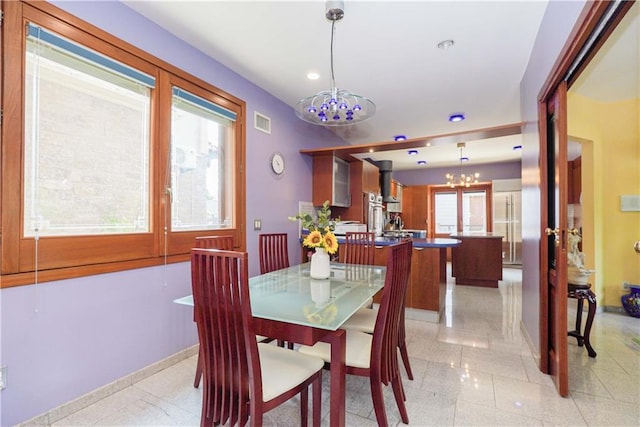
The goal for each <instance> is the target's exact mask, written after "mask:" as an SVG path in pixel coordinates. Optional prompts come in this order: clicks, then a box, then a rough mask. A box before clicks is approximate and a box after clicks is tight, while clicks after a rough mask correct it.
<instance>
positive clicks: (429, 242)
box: [338, 237, 462, 248]
mask: <svg viewBox="0 0 640 427" xmlns="http://www.w3.org/2000/svg"><path fill="white" fill-rule="evenodd" d="M401 240H402V239H399V238H397V237H376V246H391V245H393V244H396V243H398V242H399V241H401ZM411 242H413V247H414V248H450V247H453V246H458V245H459V244H461V243H462V242H461V241H460V240H456V239H446V238H439V237H438V238H435V239H411ZM344 243H345V239H344V238H340V237H338V244H344Z"/></svg>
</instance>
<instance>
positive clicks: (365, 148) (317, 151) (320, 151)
mask: <svg viewBox="0 0 640 427" xmlns="http://www.w3.org/2000/svg"><path fill="white" fill-rule="evenodd" d="M523 126H524V122H520V123H512V124H508V125H502V126H494V127H489V128H483V129H473V130H468V131H461V132H452V133H446V134H440V135H432V136H426V137H420V138H412V139H407V140H406V141H399V142H396V141H385V142H377V143H368V144H354V145H340V146H335V147H325V148H310V149H302V150H300V153H302V154H308V155H311V156H323V155H335V156H338V157H341V158H344V159H346V160H348V159H349V157H351V155H352V154H358V153H368V152H380V151H391V150H406V149H410V148H421V147H424V146H425V145H426V144H427V143H429V144H431V145H432V146H435V145H444V144H453V143H457V142H462V141H472V140H478V139H489V138H497V137H500V136H510V135H520V134H521V133H522V128H523Z"/></svg>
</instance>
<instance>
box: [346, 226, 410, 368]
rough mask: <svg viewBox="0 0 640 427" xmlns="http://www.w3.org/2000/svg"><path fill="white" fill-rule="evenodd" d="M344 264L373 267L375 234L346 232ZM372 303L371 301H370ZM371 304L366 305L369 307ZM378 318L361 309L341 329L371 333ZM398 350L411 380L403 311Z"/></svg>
mask: <svg viewBox="0 0 640 427" xmlns="http://www.w3.org/2000/svg"><path fill="white" fill-rule="evenodd" d="M344 247H345V256H344V262H346V263H349V264H367V265H373V258H374V253H375V234H374V233H370V232H366V233H363V232H360V233H358V232H347V233H346V238H345V244H344ZM371 302H373V301H371ZM370 305H371V304H367V306H370ZM377 317H378V310H377V309H373V308H371V307H366V308H361V309H360V310H358V311H357V312H355V313H354V314H353V315H352V316H351V317H350V318H349V319H348V320H347V321H346V322H345V323H344V324H343V325H342V328H343V329H355V330H358V331H362V332H366V333H368V334H372V333H373V329H374V327H375V324H376V318H377ZM398 348H399V349H400V355H401V356H402V363H403V365H404V368H405V370H406V371H407V377H408V378H409V379H410V380H413V371H412V370H411V364H410V363H409V353H408V351H407V340H406V331H405V323H404V309H403V310H402V315H401V318H400V334H399V336H398Z"/></svg>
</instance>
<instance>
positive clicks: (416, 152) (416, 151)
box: [407, 150, 418, 156]
mask: <svg viewBox="0 0 640 427" xmlns="http://www.w3.org/2000/svg"><path fill="white" fill-rule="evenodd" d="M407 154H409V155H410V156H415V155H416V154H418V150H409V151H407Z"/></svg>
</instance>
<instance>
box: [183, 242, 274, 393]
mask: <svg viewBox="0 0 640 427" xmlns="http://www.w3.org/2000/svg"><path fill="white" fill-rule="evenodd" d="M195 247H196V248H203V249H222V250H225V251H232V250H233V235H230V234H224V235H219V236H200V237H196V241H195ZM193 316H194V317H193V320H194V322H195V320H196V319H195V310H194V313H193ZM256 339H257V340H258V341H260V342H271V341H273V339H272V338H267V337H263V336H261V335H257V336H256ZM202 363H203V362H202V357H201V354H200V353H198V362H197V364H196V376H195V379H194V380H193V386H194V387H195V388H198V387H200V379H201V378H202Z"/></svg>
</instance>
